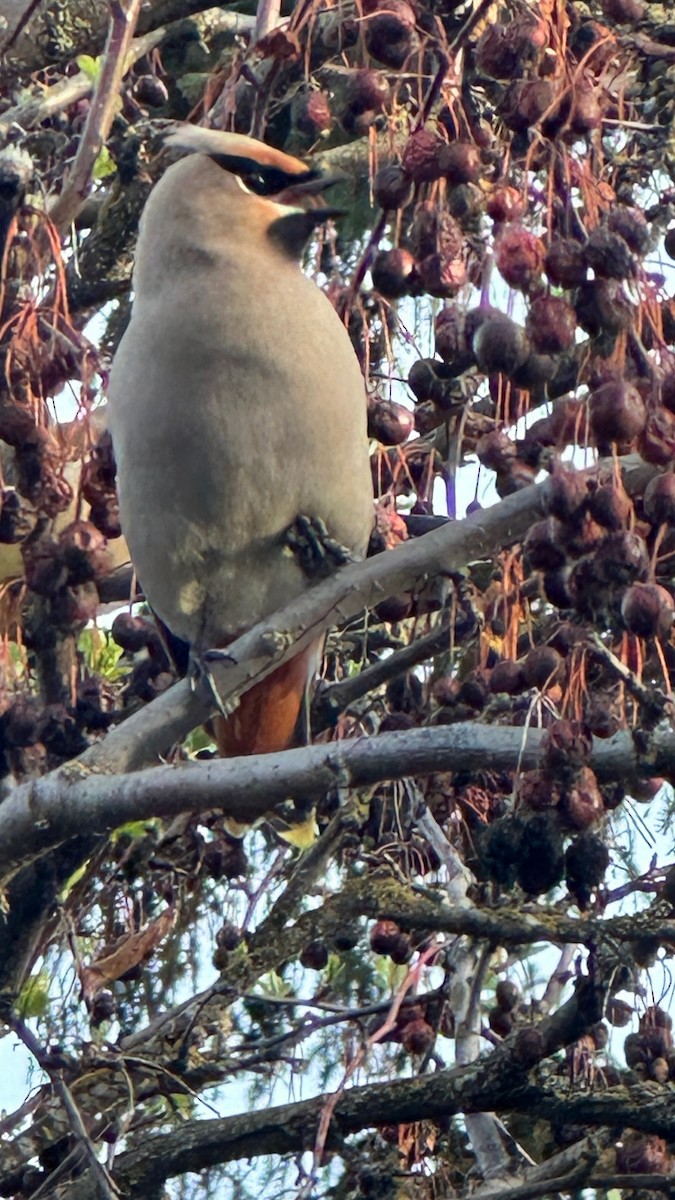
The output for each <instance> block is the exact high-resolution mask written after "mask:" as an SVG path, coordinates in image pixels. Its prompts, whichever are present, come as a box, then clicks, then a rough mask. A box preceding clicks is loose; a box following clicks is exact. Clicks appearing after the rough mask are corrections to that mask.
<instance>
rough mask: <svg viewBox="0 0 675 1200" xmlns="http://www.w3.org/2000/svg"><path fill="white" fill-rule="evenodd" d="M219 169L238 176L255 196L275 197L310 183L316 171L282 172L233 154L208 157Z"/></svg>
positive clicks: (317, 174)
mask: <svg viewBox="0 0 675 1200" xmlns="http://www.w3.org/2000/svg"><path fill="white" fill-rule="evenodd" d="M210 157H211V158H212V159H213V161H214V162H215V163H217V164H218V166H219V167H222V168H223V170H225V171H230V172H231V173H232V174H233V175H238V176H239V178H240V179H241V181H242V183H243V184H245V185H246V187H247V188H248V189H249V191H251V192H255V194H256V195H257V196H275V195H277V193H278V192H283V191H284V190H285V188H288V187H292V186H294V185H297V184H305V183H310V182H311V180H313V179H317V178H318V176H319V172H318V171H314V170H311V169H310V168H309V167H308V168H307V170H306V171H302V172H300V173H297V172H290V171H282V170H281V168H280V167H273V166H266V165H265V164H262V165H261V164H260V163H257V162H256V161H255V159H253V158H240V157H238V156H237V155H234V154H212V155H211V156H210Z"/></svg>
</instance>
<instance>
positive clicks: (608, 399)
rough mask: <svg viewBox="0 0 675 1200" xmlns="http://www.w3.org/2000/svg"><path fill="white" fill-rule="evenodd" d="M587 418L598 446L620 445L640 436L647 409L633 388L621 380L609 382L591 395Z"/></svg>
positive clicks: (645, 420)
mask: <svg viewBox="0 0 675 1200" xmlns="http://www.w3.org/2000/svg"><path fill="white" fill-rule="evenodd" d="M589 418H590V423H591V431H592V433H593V436H594V437H595V439H596V441H597V442H598V443H599V444H608V443H609V444H612V443H614V444H616V443H618V444H620V445H622V444H629V443H630V442H632V441H633V440H634V439H635V438H636V437H638V436H639V434H641V433H642V431H643V429H644V427H645V424H646V422H647V410H646V408H645V404H644V400H643V399H642V396H641V395H640V393H639V391H638V390H637V388H636V387H633V385H632V384H630V383H626V381H625V380H624V379H610V380H608V382H607V383H604V384H601V385H600V387H598V388H596V389H595V390H594V391H593V392H591V395H590V398H589Z"/></svg>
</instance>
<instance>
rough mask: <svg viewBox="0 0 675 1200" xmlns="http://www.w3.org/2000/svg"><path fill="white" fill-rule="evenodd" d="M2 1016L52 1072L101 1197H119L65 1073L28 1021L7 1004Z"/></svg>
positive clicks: (52, 1082)
mask: <svg viewBox="0 0 675 1200" xmlns="http://www.w3.org/2000/svg"><path fill="white" fill-rule="evenodd" d="M2 1016H3V1019H4V1020H5V1022H6V1023H7V1025H8V1026H9V1028H10V1029H11V1030H13V1032H14V1033H15V1034H16V1036H17V1037H18V1038H19V1039H20V1041H22V1042H23V1044H24V1046H25V1047H26V1049H27V1050H28V1052H29V1053H30V1054H32V1056H33V1058H34V1059H35V1061H36V1062H37V1064H38V1066H39V1067H41V1068H42V1070H43V1071H45V1072H46V1074H47V1075H48V1076H49V1079H50V1082H51V1085H52V1087H53V1088H54V1091H55V1092H56V1094H57V1096H58V1097H59V1099H60V1101H61V1103H62V1105H63V1107H64V1110H65V1112H66V1115H67V1117H68V1120H69V1121H70V1126H71V1129H72V1131H73V1133H74V1134H75V1137H76V1138H77V1140H78V1142H79V1143H80V1145H81V1147H82V1150H83V1151H84V1156H85V1158H86V1161H87V1162H88V1163H89V1166H90V1168H91V1170H92V1171H93V1173H94V1178H95V1180H96V1186H97V1188H98V1191H99V1193H100V1195H101V1197H102V1200H119V1194H120V1193H119V1188H117V1187H116V1185H115V1184H114V1183H113V1181H112V1179H111V1178H110V1176H109V1174H108V1172H107V1170H106V1168H105V1167H104V1166H103V1164H102V1163H100V1162H99V1161H98V1159H97V1157H96V1150H95V1148H94V1145H93V1143H92V1140H91V1138H90V1137H89V1134H88V1133H87V1130H86V1129H85V1127H84V1123H83V1121H82V1116H81V1114H80V1110H79V1108H78V1107H77V1104H76V1103H75V1099H74V1097H73V1094H72V1092H71V1090H70V1088H69V1087H68V1085H67V1083H66V1081H65V1079H64V1078H63V1073H62V1071H61V1070H57V1069H55V1067H54V1064H53V1063H51V1062H50V1060H49V1056H48V1055H46V1054H45V1052H44V1050H43V1048H42V1046H41V1045H40V1043H39V1042H38V1040H37V1038H36V1037H35V1034H33V1033H32V1032H31V1030H30V1029H29V1028H28V1026H27V1025H26V1022H25V1021H24V1020H23V1019H22V1018H21V1017H19V1016H17V1015H16V1013H15V1012H13V1011H12V1010H11V1009H8V1008H6V1007H5V1008H4V1011H3V1013H2Z"/></svg>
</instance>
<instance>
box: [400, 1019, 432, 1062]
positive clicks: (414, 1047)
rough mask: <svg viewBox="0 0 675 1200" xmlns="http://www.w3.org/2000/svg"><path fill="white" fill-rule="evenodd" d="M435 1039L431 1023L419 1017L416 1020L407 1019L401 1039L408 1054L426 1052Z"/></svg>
mask: <svg viewBox="0 0 675 1200" xmlns="http://www.w3.org/2000/svg"><path fill="white" fill-rule="evenodd" d="M435 1040H436V1034H435V1033H434V1030H433V1028H432V1026H431V1025H429V1024H428V1023H427V1022H426V1021H425V1020H423V1019H422V1018H420V1019H419V1020H417V1021H408V1023H407V1025H406V1026H405V1029H404V1030H403V1035H402V1037H401V1041H402V1042H403V1046H404V1049H405V1050H406V1051H407V1052H408V1054H426V1053H427V1051H428V1050H431V1047H432V1046H433V1044H434V1041H435Z"/></svg>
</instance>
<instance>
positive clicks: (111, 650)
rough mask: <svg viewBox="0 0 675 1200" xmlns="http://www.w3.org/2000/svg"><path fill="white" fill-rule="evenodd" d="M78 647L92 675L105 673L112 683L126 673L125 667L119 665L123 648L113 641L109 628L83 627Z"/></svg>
mask: <svg viewBox="0 0 675 1200" xmlns="http://www.w3.org/2000/svg"><path fill="white" fill-rule="evenodd" d="M77 648H78V650H79V651H80V654H81V655H82V657H83V658H84V661H85V664H86V666H87V668H88V670H89V671H91V673H92V675H103V676H104V677H105V678H106V679H107V680H108V681H109V682H110V683H114V682H115V680H117V679H119V678H120V676H122V675H124V669H123V668H122V667H119V666H118V663H119V660H120V658H121V657H122V653H123V652H122V649H121V648H120V647H119V646H118V645H117V642H114V641H113V639H112V637H111V635H110V632H109V631H108V630H104V629H99V628H98V627H97V626H96V625H91V626H90V627H89V628H87V629H83V631H82V633H81V634H80V636H79V638H78V641H77Z"/></svg>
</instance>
